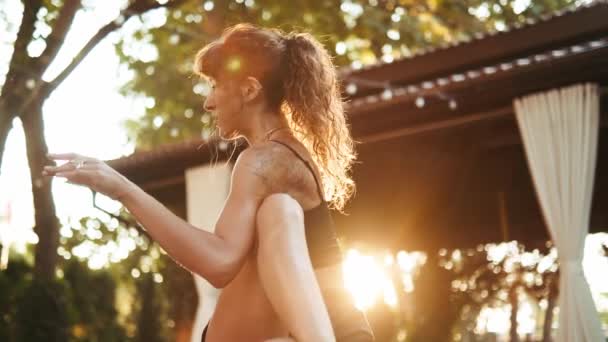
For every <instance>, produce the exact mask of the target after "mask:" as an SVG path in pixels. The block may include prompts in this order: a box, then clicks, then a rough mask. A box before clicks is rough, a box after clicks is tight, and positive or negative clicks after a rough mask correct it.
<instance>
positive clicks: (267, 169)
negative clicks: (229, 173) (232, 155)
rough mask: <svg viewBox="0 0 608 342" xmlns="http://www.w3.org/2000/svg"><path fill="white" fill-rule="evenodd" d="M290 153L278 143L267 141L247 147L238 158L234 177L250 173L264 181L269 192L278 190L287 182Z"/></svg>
mask: <svg viewBox="0 0 608 342" xmlns="http://www.w3.org/2000/svg"><path fill="white" fill-rule="evenodd" d="M288 152H289V151H288ZM287 157H289V155H286V154H285V151H284V150H283V149H282V148H281V146H277V144H272V143H265V144H261V145H259V146H255V147H254V146H252V147H249V148H247V149H245V150H244V151H243V152H241V154H240V155H239V157H238V158H237V160H236V162H235V165H234V171H233V177H234V176H235V175H237V174H239V175H240V174H250V175H252V176H253V177H256V178H257V179H258V180H259V181H261V182H262V183H263V186H264V188H265V190H266V191H267V193H273V192H278V191H281V190H284V189H282V187H283V186H284V184H285V177H286V172H288V171H289V161H288V158H287Z"/></svg>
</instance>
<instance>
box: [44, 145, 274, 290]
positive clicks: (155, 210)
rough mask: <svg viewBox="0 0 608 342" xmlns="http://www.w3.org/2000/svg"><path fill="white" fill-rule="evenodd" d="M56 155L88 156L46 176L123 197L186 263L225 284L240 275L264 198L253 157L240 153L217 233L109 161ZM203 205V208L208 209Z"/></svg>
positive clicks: (213, 281)
mask: <svg viewBox="0 0 608 342" xmlns="http://www.w3.org/2000/svg"><path fill="white" fill-rule="evenodd" d="M50 157H51V158H54V159H75V158H81V159H84V160H85V162H86V163H85V164H84V165H83V166H82V167H80V168H76V167H75V166H74V165H75V164H74V163H66V164H64V165H62V166H59V167H48V168H46V169H45V174H46V175H56V176H60V177H65V178H67V179H68V181H69V182H71V183H75V184H79V185H85V186H88V187H90V188H92V189H93V190H96V191H99V192H101V193H105V194H108V195H109V196H110V197H113V198H115V199H118V200H120V201H121V202H122V203H123V204H124V205H125V207H126V208H127V209H128V210H129V211H130V212H131V213H132V214H133V216H134V217H135V218H136V219H137V221H138V222H139V223H141V225H142V226H143V227H144V229H145V230H146V231H147V232H148V233H149V234H150V236H151V237H152V239H154V240H155V241H157V242H158V243H159V244H160V246H161V247H162V248H163V249H165V250H166V251H167V253H168V254H169V255H170V256H171V257H172V258H173V259H174V260H175V261H176V262H177V263H179V264H181V265H182V266H183V267H185V268H187V269H188V270H190V271H191V272H193V273H196V274H199V275H200V276H202V277H203V278H205V279H207V280H208V281H209V282H210V283H211V284H212V285H213V286H215V287H218V288H221V287H224V286H225V285H226V284H227V283H229V282H230V281H231V280H232V279H233V278H234V276H236V274H237V273H238V271H239V269H240V268H241V265H242V263H243V261H244V259H245V257H246V255H247V253H248V252H249V250H250V249H251V246H252V244H253V238H254V235H255V218H256V213H257V209H258V207H259V205H260V204H261V202H262V200H263V198H264V193H265V190H264V183H263V182H262V180H261V178H260V176H258V175H257V174H256V173H255V170H254V169H253V168H252V167H251V165H252V162H253V159H254V158H255V156H254V155H253V154H252V153H249V151H247V150H246V151H244V152H243V153H241V155H240V156H239V158H238V159H237V162H236V163H235V166H234V170H233V173H232V181H231V188H230V192H229V195H228V198H227V199H226V202H225V205H224V207H223V209H222V212H221V214H220V216H219V218H218V220H217V223H216V226H215V233H209V232H207V231H204V230H200V229H197V228H196V227H194V226H193V225H191V224H190V223H188V222H186V221H184V220H183V219H181V218H180V217H178V216H177V215H175V214H173V213H172V212H171V211H170V210H169V209H167V208H165V206H163V205H162V204H161V203H160V202H158V201H157V200H156V199H154V198H153V197H152V196H150V195H149V194H147V193H146V192H145V191H143V190H142V189H141V188H139V187H138V186H137V185H135V184H133V183H132V182H130V181H129V180H127V179H126V178H125V177H123V176H122V175H120V174H118V173H117V172H116V171H115V170H113V169H112V168H110V167H109V166H107V165H106V164H105V163H103V162H101V161H98V160H94V159H92V158H86V157H82V156H78V155H74V154H67V155H50ZM204 209H205V208H201V210H204Z"/></svg>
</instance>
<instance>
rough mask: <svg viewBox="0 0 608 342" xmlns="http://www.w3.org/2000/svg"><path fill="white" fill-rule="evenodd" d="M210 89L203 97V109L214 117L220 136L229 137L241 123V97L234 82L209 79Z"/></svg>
mask: <svg viewBox="0 0 608 342" xmlns="http://www.w3.org/2000/svg"><path fill="white" fill-rule="evenodd" d="M210 85H211V91H210V93H209V95H208V96H207V98H206V99H205V103H204V107H205V110H207V111H209V112H211V114H212V115H213V116H214V117H215V118H216V126H217V129H218V132H219V135H220V137H222V138H225V139H231V138H234V137H236V136H237V135H238V134H239V129H240V128H241V126H242V125H243V122H242V121H241V120H242V117H243V116H242V99H241V96H240V91H239V87H238V86H237V84H236V82H230V81H220V80H215V79H212V80H211V81H210Z"/></svg>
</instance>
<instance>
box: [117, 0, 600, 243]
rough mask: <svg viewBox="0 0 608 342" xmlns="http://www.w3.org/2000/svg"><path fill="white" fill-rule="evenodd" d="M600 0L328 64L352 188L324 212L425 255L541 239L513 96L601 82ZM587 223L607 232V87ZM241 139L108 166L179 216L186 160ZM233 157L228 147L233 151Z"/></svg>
mask: <svg viewBox="0 0 608 342" xmlns="http://www.w3.org/2000/svg"><path fill="white" fill-rule="evenodd" d="M606 18H608V3H607V2H603V1H602V2H594V3H592V4H590V5H588V6H582V7H578V8H576V9H572V10H567V11H562V12H557V13H555V14H553V15H551V16H546V17H542V18H540V19H539V20H538V21H532V20H531V21H529V22H527V23H526V24H524V25H520V26H516V27H511V28H509V29H507V30H506V31H504V32H496V33H491V34H486V35H479V36H478V37H476V38H475V39H473V40H471V41H468V42H460V43H458V44H454V45H449V46H444V47H440V48H437V49H433V50H429V51H427V52H425V53H423V54H419V55H416V56H414V57H411V58H404V59H400V60H396V61H394V62H392V63H380V64H375V65H372V66H367V67H364V68H362V69H359V70H353V69H348V70H343V71H342V72H341V75H342V81H343V86H344V89H345V95H347V96H348V97H349V104H348V105H347V113H348V118H349V122H350V124H351V128H352V133H353V137H354V138H355V140H357V141H359V142H360V144H359V145H358V147H357V152H358V155H359V158H358V163H357V164H356V165H355V167H354V169H353V170H354V173H353V174H354V178H355V182H356V184H357V193H356V195H355V197H354V198H353V199H352V200H351V202H350V204H349V205H348V206H347V208H346V212H347V214H348V215H335V216H334V219H335V221H336V223H337V225H338V231H339V234H340V235H341V236H342V237H344V238H345V240H347V241H350V242H358V243H360V244H364V245H366V246H369V247H372V248H380V247H381V248H389V249H407V250H424V251H436V250H437V249H439V248H466V247H471V246H476V245H478V244H480V243H486V242H500V241H507V240H513V239H516V240H518V241H520V242H522V243H524V244H526V245H529V246H530V247H532V246H541V245H544V243H545V241H546V240H548V239H549V237H548V234H547V229H546V226H545V223H544V222H543V218H542V215H541V212H540V209H539V206H538V204H537V203H538V202H537V200H536V197H535V190H534V187H533V185H532V181H531V177H530V173H529V170H528V166H527V162H526V155H525V153H524V149H523V146H522V141H521V136H520V134H519V130H518V126H517V122H516V119H515V115H514V109H513V101H514V99H516V98H519V97H521V96H524V95H527V94H531V93H535V92H538V91H543V90H548V89H553V88H559V87H563V86H567V85H571V84H575V83H581V82H595V83H598V84H599V85H600V86H601V87H603V89H604V94H606V90H605V89H606V87H607V86H608V20H606ZM601 113H602V117H601V128H600V142H599V149H598V159H597V161H598V162H597V168H596V177H595V188H594V197H593V209H592V215H591V227H590V231H591V232H597V231H608V96H605V95H604V96H603V97H602V104H601ZM242 148H243V146H232V145H230V146H226V144H225V143H224V142H220V141H210V142H204V141H199V140H197V141H189V142H184V143H180V144H176V145H170V146H164V147H161V148H159V149H157V150H154V151H149V152H137V153H135V154H133V155H131V156H128V157H125V158H121V159H117V160H113V161H110V165H112V166H113V167H114V168H115V169H117V170H118V171H119V172H121V173H123V174H124V175H126V176H127V177H128V178H130V179H131V180H133V181H134V182H135V183H137V184H139V185H140V186H142V187H143V188H144V189H145V190H146V191H148V192H149V193H151V194H152V195H154V196H156V197H157V198H158V199H159V200H161V201H162V202H163V203H165V204H166V205H167V206H168V207H169V208H171V209H173V210H174V211H175V212H176V213H178V214H179V215H181V216H182V217H185V216H186V203H185V201H186V198H185V197H186V196H185V177H184V172H185V170H186V169H188V168H191V167H195V166H199V165H205V164H209V163H213V162H219V163H222V162H225V161H227V160H228V158H229V157H230V156H232V157H233V158H232V159H230V160H233V159H234V156H236V155H237V154H238V152H239V151H240V150H241V149H242ZM232 152H234V153H232Z"/></svg>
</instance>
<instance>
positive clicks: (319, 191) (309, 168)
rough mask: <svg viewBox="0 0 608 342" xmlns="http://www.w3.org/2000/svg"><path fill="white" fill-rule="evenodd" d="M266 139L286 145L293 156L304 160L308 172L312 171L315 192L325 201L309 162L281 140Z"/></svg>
mask: <svg viewBox="0 0 608 342" xmlns="http://www.w3.org/2000/svg"><path fill="white" fill-rule="evenodd" d="M268 141H273V142H275V143H278V144H281V145H283V146H285V147H287V148H288V149H289V150H291V152H293V154H295V156H296V157H297V158H298V159H300V160H301V161H302V162H304V165H306V167H307V168H308V170H310V173H312V177H313V178H314V179H315V183H316V184H317V192H318V193H319V196H320V197H321V201H322V202H325V197H324V196H323V192H322V191H321V185H320V184H319V181H318V180H317V176H316V175H315V171H314V170H313V168H312V166H311V165H310V163H309V162H308V161H307V160H306V159H304V158H302V156H300V154H299V153H298V152H297V151H296V150H295V149H294V148H293V147H291V146H289V145H287V144H285V143H283V142H280V141H278V140H272V139H269V140H268Z"/></svg>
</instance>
